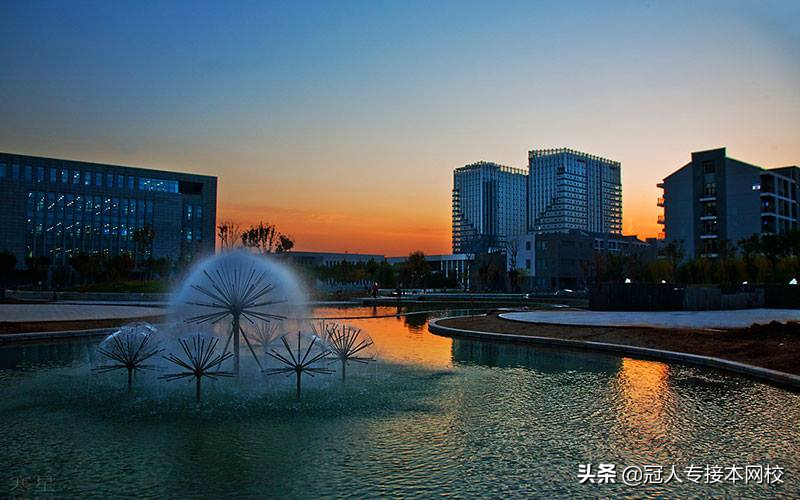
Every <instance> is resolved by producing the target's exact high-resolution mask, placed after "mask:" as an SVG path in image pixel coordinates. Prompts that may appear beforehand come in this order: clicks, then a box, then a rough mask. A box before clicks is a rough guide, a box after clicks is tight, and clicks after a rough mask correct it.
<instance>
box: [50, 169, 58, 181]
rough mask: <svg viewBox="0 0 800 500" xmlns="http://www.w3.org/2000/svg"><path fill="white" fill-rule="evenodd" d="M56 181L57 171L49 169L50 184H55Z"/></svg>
mask: <svg viewBox="0 0 800 500" xmlns="http://www.w3.org/2000/svg"><path fill="white" fill-rule="evenodd" d="M57 181H58V171H57V170H56V169H54V168H51V169H50V183H51V184H55V183H56V182H57Z"/></svg>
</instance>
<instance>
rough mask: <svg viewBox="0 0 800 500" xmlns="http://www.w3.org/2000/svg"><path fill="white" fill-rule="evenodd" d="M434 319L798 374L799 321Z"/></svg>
mask: <svg viewBox="0 0 800 500" xmlns="http://www.w3.org/2000/svg"><path fill="white" fill-rule="evenodd" d="M439 324H440V325H442V326H448V327H452V328H461V329H464V330H477V331H486V332H495V333H511V334H516V335H533V336H539V337H553V338H560V339H569V340H591V341H594V342H608V343H611V344H626V345H633V346H637V347H649V348H653V349H663V350H668V351H678V352H685V353H690V354H700V355H703V356H713V357H717V358H723V359H728V360H732V361H739V362H742V363H747V364H751V365H755V366H761V367H764V368H770V369H773V370H780V371H783V372H787V373H793V374H796V375H800V323H788V324H784V323H778V322H772V323H770V324H768V325H755V326H751V327H750V328H744V329H735V330H669V329H659V328H641V327H630V328H621V327H597V326H566V325H552V324H536V323H522V322H518V321H509V320H505V319H502V318H499V317H498V316H497V315H496V314H492V315H488V316H467V317H461V318H452V319H447V320H443V321H440V322H439Z"/></svg>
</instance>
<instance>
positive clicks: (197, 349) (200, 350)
mask: <svg viewBox="0 0 800 500" xmlns="http://www.w3.org/2000/svg"><path fill="white" fill-rule="evenodd" d="M178 342H179V343H180V345H181V348H182V349H183V353H184V354H185V355H186V359H181V358H179V357H178V356H176V355H175V354H172V353H170V355H169V356H166V359H167V361H169V362H170V363H172V364H174V365H177V366H178V367H180V368H183V371H179V372H176V373H169V374H167V375H163V376H162V377H161V378H163V379H165V380H180V379H184V378H189V377H194V378H195V396H196V398H197V402H200V380H201V379H202V378H203V377H208V378H210V379H212V380H216V379H217V377H233V376H234V374H233V373H231V372H226V371H220V370H219V367H220V365H222V363H223V362H224V361H225V360H227V359H229V358H230V357H232V356H233V354H232V353H230V352H227V351H223V352H222V354H216V353H215V350H216V348H217V344H218V343H219V339H218V338H215V337H211V336H207V335H200V334H195V335H191V336H190V337H189V338H188V339H186V338H179V339H178Z"/></svg>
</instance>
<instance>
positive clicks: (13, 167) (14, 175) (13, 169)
mask: <svg viewBox="0 0 800 500" xmlns="http://www.w3.org/2000/svg"><path fill="white" fill-rule="evenodd" d="M11 178H12V179H14V180H15V181H17V180H19V164H18V163H15V164H13V165H11Z"/></svg>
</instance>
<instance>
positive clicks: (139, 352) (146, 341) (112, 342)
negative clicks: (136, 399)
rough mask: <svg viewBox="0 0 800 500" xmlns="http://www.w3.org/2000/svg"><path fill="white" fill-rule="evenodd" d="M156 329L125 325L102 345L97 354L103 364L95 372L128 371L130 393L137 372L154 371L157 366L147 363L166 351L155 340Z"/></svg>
mask: <svg viewBox="0 0 800 500" xmlns="http://www.w3.org/2000/svg"><path fill="white" fill-rule="evenodd" d="M155 331H156V330H155V328H154V327H153V326H152V325H149V324H147V323H133V324H131V325H125V326H123V327H122V328H120V329H119V330H117V331H116V332H114V333H112V334H111V335H109V336H108V337H106V338H105V340H103V342H101V343H100V346H99V347H98V348H97V352H98V353H99V354H100V355H101V356H102V358H103V361H102V363H103V364H98V366H96V367H95V368H93V369H92V370H93V371H96V372H98V373H107V372H111V371H116V370H123V369H124V370H127V371H128V392H129V393H130V392H131V388H132V386H133V375H134V373H135V372H136V371H137V370H152V369H154V368H155V365H153V364H152V363H147V361H148V360H150V359H151V358H153V356H155V355H156V354H158V353H160V352H161V351H163V350H164V349H161V348H160V347H159V343H158V341H157V340H154V335H153V334H154V333H155Z"/></svg>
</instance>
